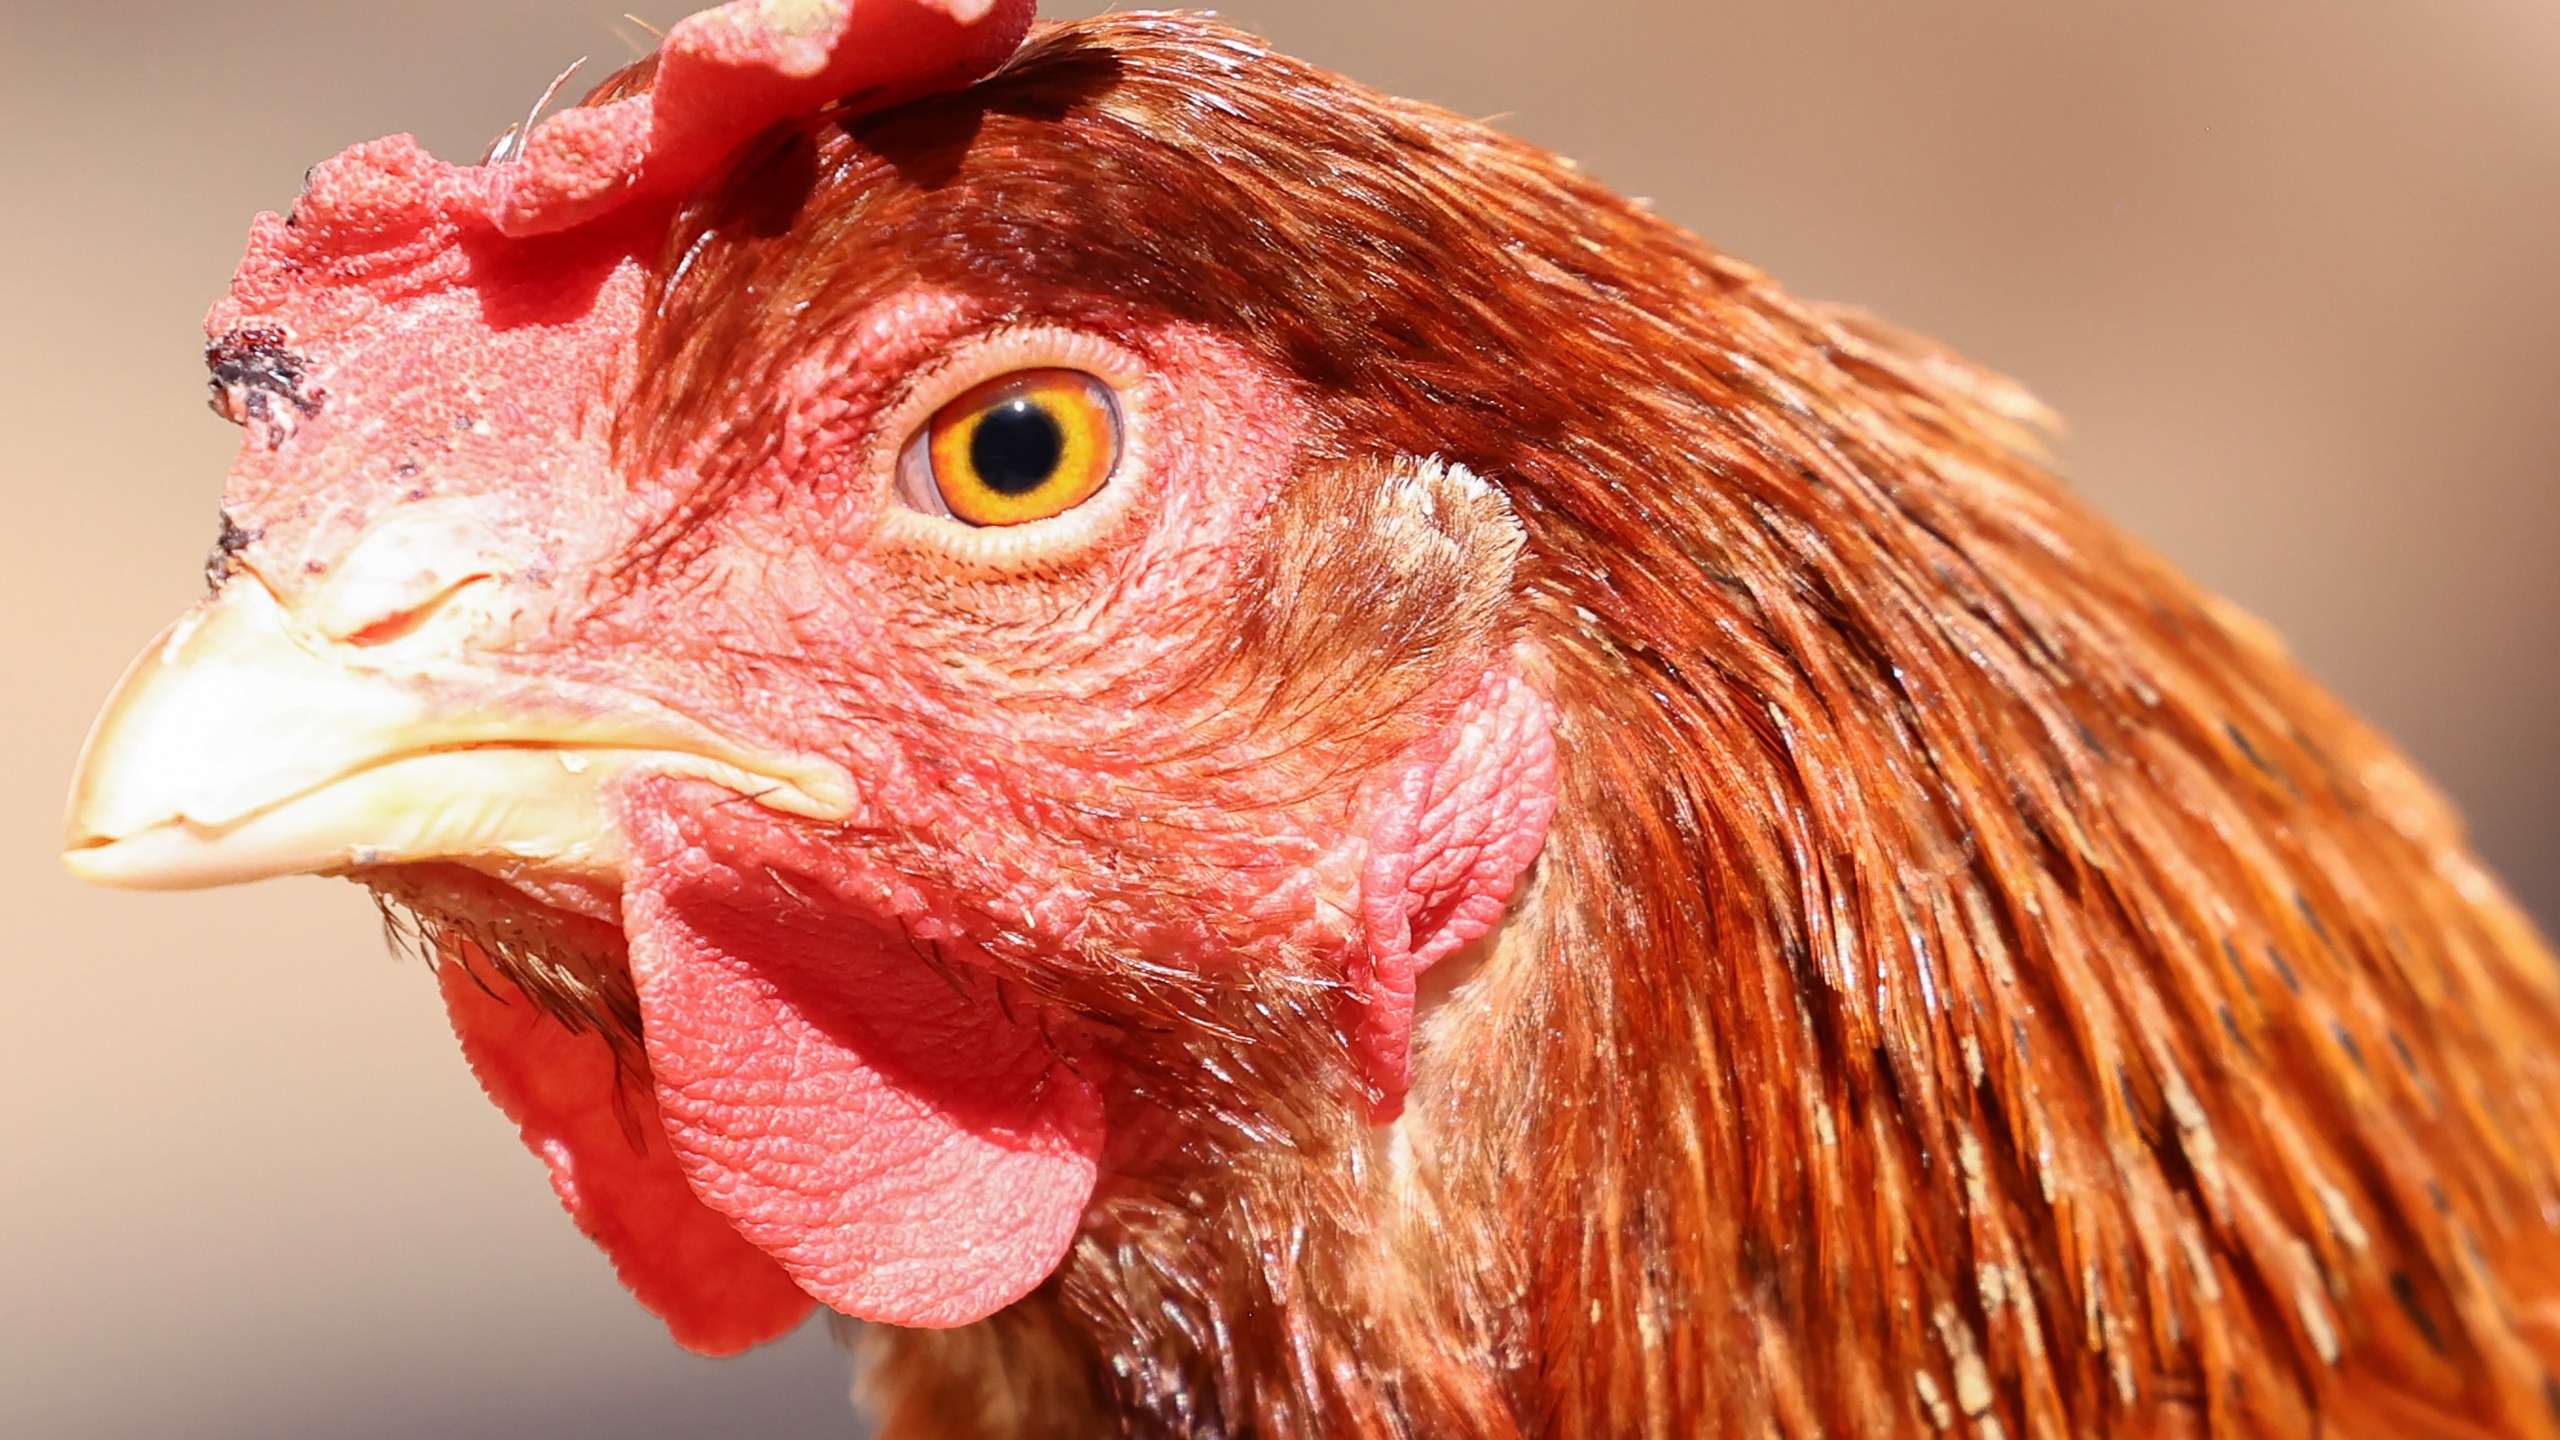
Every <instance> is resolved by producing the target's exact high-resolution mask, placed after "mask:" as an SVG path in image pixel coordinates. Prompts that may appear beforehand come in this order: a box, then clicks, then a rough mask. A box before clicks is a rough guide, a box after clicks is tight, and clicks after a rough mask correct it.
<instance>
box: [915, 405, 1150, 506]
mask: <svg viewBox="0 0 2560 1440" xmlns="http://www.w3.org/2000/svg"><path fill="white" fill-rule="evenodd" d="M1123 448H1124V437H1123V430H1122V421H1121V413H1120V402H1119V398H1118V396H1117V395H1116V394H1115V393H1114V391H1113V388H1112V387H1111V386H1110V385H1109V384H1107V383H1106V382H1104V381H1103V380H1102V379H1101V378H1100V377H1098V376H1095V375H1093V374H1090V373H1088V372H1086V371H1083V370H1076V369H1070V368H1066V367H1062V366H1039V367H1034V368H1028V369H1021V370H1014V371H1009V372H1006V373H1004V374H1000V375H997V376H995V377H993V378H992V379H989V380H986V381H982V382H981V383H979V384H977V385H975V386H972V387H971V388H970V389H968V390H966V391H964V392H962V393H961V394H959V395H958V396H955V397H953V398H952V399H951V400H949V401H947V402H945V403H944V404H943V405H942V406H941V407H940V408H938V409H937V410H935V411H934V413H933V415H932V416H931V418H930V419H928V420H927V421H926V422H925V423H924V424H923V425H920V426H918V427H917V428H916V430H915V433H914V434H913V435H911V436H910V437H909V438H908V440H907V442H906V444H905V445H904V446H903V447H902V448H901V449H900V452H899V455H898V461H897V492H898V496H899V498H900V499H901V500H903V501H905V502H906V504H907V505H908V507H909V508H911V509H914V510H918V511H921V512H923V513H925V514H927V515H936V516H944V517H948V518H950V519H952V520H956V521H958V522H960V523H961V524H964V525H968V526H972V527H977V528H998V527H1008V526H1016V525H1027V524H1032V523H1035V522H1038V521H1042V520H1047V519H1051V518H1053V517H1055V516H1058V515H1062V514H1064V513H1066V512H1067V511H1070V510H1073V509H1075V508H1076V507H1077V506H1079V505H1082V504H1084V503H1085V502H1086V501H1088V500H1090V499H1092V498H1093V497H1094V496H1095V495H1096V494H1097V493H1099V492H1100V491H1101V490H1102V489H1103V488H1104V487H1105V486H1107V485H1108V484H1110V483H1111V481H1112V478H1113V477H1114V475H1115V474H1116V473H1117V472H1118V470H1119V468H1120V464H1121V460H1122V452H1123Z"/></svg>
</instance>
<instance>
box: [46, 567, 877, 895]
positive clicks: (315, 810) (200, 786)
mask: <svg viewBox="0 0 2560 1440" xmlns="http://www.w3.org/2000/svg"><path fill="white" fill-rule="evenodd" d="M402 648H403V647H400V646H382V647H366V646H362V645H357V644H352V643H348V642H346V641H342V640H333V639H330V638H328V637H327V636H326V635H324V634H322V633H320V632H319V631H318V629H317V628H316V627H312V626H306V625H301V624H297V623H296V621H295V618H294V617H293V616H292V615H290V614H289V613H288V612H287V611H286V610H285V608H284V607H283V606H282V605H281V604H279V603H278V601H277V600H276V597H275V595H274V594H273V593H272V592H271V591H269V590H268V589H267V588H266V587H265V586H264V585H262V584H260V583H259V582H258V581H257V580H256V578H255V577H253V576H250V575H246V574H243V575H239V576H235V577H234V578H233V579H232V581H231V582H230V583H228V584H226V585H225V586H224V587H223V589H222V590H221V592H220V593H219V594H217V595H216V596H214V597H213V598H212V599H210V600H208V601H206V602H205V603H204V605H203V606H201V607H200V608H198V609H197V610H196V611H194V612H193V613H191V614H189V615H188V616H187V617H186V618H185V619H183V620H180V621H179V622H178V623H177V624H176V625H173V626H171V627H170V628H169V630H168V631H167V632H166V633H164V634H163V635H162V636H161V637H160V639H159V641H158V642H157V643H155V644H154V645H153V646H152V647H151V648H150V649H149V650H148V651H146V652H144V654H143V655H142V657H141V658H140V659H139V660H136V661H135V662H134V664H133V667H132V668H131V669H130V670H129V671H127V672H126V674H125V677H124V680H123V682H122V683H121V684H120V685H118V686H117V688H116V692H115V694H114V695H113V696H112V697H111V698H110V699H109V700H108V701H107V706H106V709H105V711H104V712H103V713H101V714H100V715H99V717H98V720H97V724H96V725H95V726H94V727H93V728H92V729H91V731H90V734H89V743H88V745H87V747H86V748H85V749H84V750H83V752H82V754H81V757H80V769H79V774H78V776H77V777H76V778H75V779H74V780H73V782H72V790H71V814H70V833H69V836H68V838H67V840H66V842H65V844H66V850H65V853H64V856H63V859H64V862H65V863H66V864H68V865H69V866H70V868H71V870H72V872H73V873H74V874H76V875H79V876H80V877H81V878H83V879H86V880H93V881H96V882H98V883H101V884H106V885H122V886H130V887H134V888H139V889H187V888H193V887H197V886H206V885H227V884H231V883H233V882H235V881H241V880H255V879H259V878H262V877H265V876H270V875H290V874H303V873H309V872H339V871H362V870H365V869H368V868H371V867H374V866H379V865H397V864H409V863H415V862H419V861H427V860H444V861H455V862H459V863H462V864H466V865H471V866H473V867H475V868H481V869H486V870H490V871H492V872H493V873H498V874H501V875H504V874H507V873H509V872H510V871H521V870H522V869H524V868H525V867H527V866H531V867H535V868H538V869H540V870H542V871H544V872H548V873H553V874H563V875H571V876H577V877H582V878H593V879H598V880H610V879H612V878H614V877H616V876H617V875H618V874H619V872H620V870H621V868H622V860H623V854H624V847H623V844H622V840H621V837H620V835H619V833H618V830H617V827H616V826H615V824H614V823H613V821H612V818H611V816H610V814H609V811H608V807H607V804H606V793H607V791H608V789H609V787H610V786H611V785H612V783H613V782H614V781H616V780H618V779H620V778H622V777H625V776H629V775H632V774H634V773H642V772H645V773H648V774H655V775H680V776H690V777H695V778H699V779H703V780H709V781H712V782H715V783H717V784H720V785H722V786H725V787H727V788H729V789H731V790H735V791H737V792H738V793H739V794H741V795H745V796H748V797H750V798H752V799H754V800H756V801H758V802H759V803H761V804H763V805H765V806H768V807H770V808H772V809H775V810H779V811H784V812H787V813H790V814H794V815H802V816H809V817H813V818H819V819H838V818H842V817H843V816H844V815H845V814H847V813H849V811H850V810H851V808H852V802H853V792H852V787H851V785H850V783H849V781H848V780H847V778H846V776H845V775H844V774H843V772H842V771H841V770H839V769H837V768H836V767H835V766H833V765H831V764H828V763H826V762H824V761H821V760H815V759H812V758H809V757H801V756H776V755H769V754H758V753H754V752H751V751H749V750H747V749H745V748H743V747H741V746H739V745H737V744H735V743H733V742H731V741H729V740H728V739H726V738H725V737H723V736H721V735H719V734H717V733H715V732H714V731H712V730H711V729H710V728H709V727H707V726H705V725H703V724H701V723H700V722H698V721H695V720H692V719H690V718H689V717H686V716H684V715H681V714H678V713H676V712H675V711H673V710H670V709H668V708H666V707H664V706H661V705H657V704H654V703H652V702H648V701H644V700H641V699H639V698H637V697H633V696H629V695H624V694H620V693H613V692H599V691H596V690H593V689H578V688H562V687H544V686H540V685H538V684H535V683H531V682H527V681H524V680H521V679H517V678H515V677H510V676H504V675H499V674H496V673H493V672H490V671H488V670H486V669H483V668H480V667H477V666H472V665H468V664H465V663H462V662H457V661H455V660H453V659H452V658H450V656H447V655H441V654H428V655H418V654H414V653H412V654H410V655H409V656H408V657H406V658H405V659H402V660H398V661H394V660H393V659H392V658H391V655H392V653H393V652H396V651H398V650H400V649H402Z"/></svg>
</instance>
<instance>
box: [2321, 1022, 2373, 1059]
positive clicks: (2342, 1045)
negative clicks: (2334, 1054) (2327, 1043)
mask: <svg viewBox="0 0 2560 1440" xmlns="http://www.w3.org/2000/svg"><path fill="white" fill-rule="evenodd" d="M2329 1033H2330V1034H2331V1035H2334V1036H2336V1037H2337V1039H2338V1048H2339V1049H2341V1050H2344V1051H2346V1052H2347V1058H2348V1059H2350V1060H2353V1061H2354V1062H2356V1068H2357V1069H2359V1070H2362V1069H2364V1068H2365V1063H2364V1047H2363V1046H2361V1045H2358V1044H2357V1043H2356V1037H2354V1036H2353V1035H2350V1034H2348V1033H2347V1022H2345V1021H2344V1020H2332V1021H2330V1022H2329Z"/></svg>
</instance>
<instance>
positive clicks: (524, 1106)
mask: <svg viewBox="0 0 2560 1440" xmlns="http://www.w3.org/2000/svg"><path fill="white" fill-rule="evenodd" d="M438 982H439V984H440V985H441V986H442V988H443V990H444V1003H445V1010H446V1013H447V1014H448V1015H450V1016H451V1017H452V1020H453V1033H454V1034H455V1036H456V1037H457V1038H459V1039H460V1040H461V1041H462V1053H463V1055H464V1056H465V1057H466V1058H467V1059H468V1060H469V1061H470V1062H471V1071H472V1073H473V1074H474V1075H477V1076H478V1077H479V1079H480V1084H481V1087H482V1088H483V1089H485V1090H487V1091H488V1092H489V1098H490V1099H492V1100H495V1101H496V1102H497V1103H498V1108H499V1109H501V1110H504V1111H505V1112H506V1114H507V1118H508V1119H511V1120H513V1121H515V1122H516V1125H517V1127H518V1128H519V1129H520V1130H521V1131H522V1133H523V1135H524V1142H525V1144H526V1145H527V1146H529V1147H531V1148H532V1150H533V1152H534V1153H535V1154H536V1155H539V1156H541V1157H542V1160H543V1163H544V1164H546V1165H548V1166H549V1167H550V1168H551V1188H552V1189H553V1190H554V1191H555V1192H557V1193H558V1195H559V1196H560V1203H561V1204H562V1205H563V1206H565V1207H567V1209H568V1211H569V1216H570V1218H571V1219H572V1220H574V1221H576V1222H577V1226H578V1229H579V1230H580V1231H581V1232H583V1233H584V1234H585V1235H586V1236H587V1238H588V1239H590V1240H593V1241H594V1242H596V1244H597V1245H598V1246H599V1247H601V1248H602V1249H603V1250H604V1252H605V1254H606V1255H608V1256H610V1257H611V1258H612V1260H613V1268H614V1271H615V1273H616V1274H618V1275H620V1276H621V1277H622V1283H623V1284H624V1285H626V1286H628V1287H630V1290H631V1293H632V1294H633V1295H634V1296H636V1297H637V1298H638V1299H639V1301H640V1303H641V1304H643V1305H645V1306H647V1307H648V1308H649V1309H650V1310H652V1311H654V1312H656V1313H657V1314H658V1315H659V1316H660V1317H661V1318H663V1319H664V1320H665V1321H666V1322H667V1330H668V1332H669V1333H670V1334H672V1335H673V1336H674V1337H675V1340H676V1343H677V1344H679V1345H682V1346H684V1347H685V1348H686V1349H688V1350H696V1351H700V1352H701V1353H703V1354H705V1355H730V1354H735V1353H737V1352H738V1351H740V1350H744V1349H746V1348H748V1347H749V1346H751V1345H760V1344H763V1343H764V1342H765V1341H767V1340H772V1339H775V1338H777V1337H778V1336H781V1335H783V1334H784V1333H786V1332H788V1331H789V1330H790V1329H791V1328H792V1327H793V1326H795V1325H797V1324H799V1323H800V1321H801V1319H802V1317H804V1316H806V1315H807V1314H808V1313H809V1310H810V1308H811V1302H810V1299H809V1297H808V1296H807V1295H806V1294H803V1293H802V1292H801V1290H800V1288H799V1287H798V1286H796V1285H794V1284H793V1283H792V1282H791V1277H790V1276H788V1275H786V1274H784V1273H783V1271H782V1268H781V1267H780V1266H778V1265H776V1264H774V1263H773V1261H772V1260H771V1259H770V1258H768V1257H767V1256H766V1255H765V1254H764V1253H763V1252H762V1251H760V1250H758V1249H756V1248H755V1247H754V1246H753V1245H750V1244H748V1243H747V1242H746V1241H745V1240H744V1239H742V1238H741V1237H740V1236H739V1234H738V1232H737V1230H736V1229H734V1228H733V1227H731V1225H730V1224H729V1222H728V1221H727V1220H726V1219H723V1218H722V1217H721V1216H720V1215H719V1214H717V1213H715V1212H714V1211H712V1210H711V1209H709V1208H708V1207H706V1206H705V1205H703V1203H702V1202H701V1201H700V1200H698V1199H696V1198H694V1193H693V1188H692V1186H690V1185H688V1184H687V1183H686V1182H685V1177H684V1171H683V1170H682V1169H680V1168H679V1167H678V1166H677V1164H676V1159H675V1155H674V1153H673V1152H672V1151H671V1150H670V1149H669V1148H668V1145H667V1138H666V1135H665V1133H664V1132H663V1131H662V1130H661V1129H660V1127H659V1123H658V1105H657V1100H656V1098H655V1097H653V1096H652V1095H651V1094H650V1093H649V1089H648V1087H647V1086H646V1085H645V1084H642V1083H639V1082H637V1081H627V1080H626V1077H624V1076H623V1075H622V1074H620V1073H618V1072H617V1070H616V1069H615V1066H614V1061H613V1052H612V1051H611V1050H610V1049H609V1048H608V1047H607V1046H606V1045H605V1042H604V1040H603V1039H602V1038H601V1037H599V1036H596V1035H593V1034H579V1033H577V1032H574V1031H572V1030H570V1029H569V1028H567V1027H566V1026H564V1025H562V1024H561V1023H560V1022H558V1021H556V1020H554V1019H552V1018H551V1017H549V1016H548V1015H545V1014H543V1013H542V1011H541V1010H540V1009H538V1008H536V1007H535V1006H534V1004H533V1002H532V1001H530V1000H528V999H526V998H525V997H524V996H523V995H522V994H521V993H519V992H518V991H517V989H516V987H515V986H514V984H513V983H511V982H510V981H508V980H506V979H505V978H504V977H502V976H499V975H498V974H496V973H495V972H493V971H492V970H491V969H490V968H489V965H488V962H487V961H486V960H485V959H484V958H482V956H481V955H480V954H479V952H478V951H476V950H473V949H471V948H469V947H465V948H464V949H463V951H462V953H461V954H460V955H458V956H455V957H454V958H453V959H451V960H450V961H449V962H448V963H446V964H445V965H444V966H443V968H442V969H441V971H440V972H439V974H438Z"/></svg>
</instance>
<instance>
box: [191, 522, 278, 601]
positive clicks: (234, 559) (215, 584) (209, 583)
mask: <svg viewBox="0 0 2560 1440" xmlns="http://www.w3.org/2000/svg"><path fill="white" fill-rule="evenodd" d="M265 533H266V530H265V528H264V527H260V528H258V529H255V530H243V529H241V528H240V522H238V521H236V520H234V519H232V518H231V512H230V511H228V510H225V511H223V512H222V530H221V533H219V534H217V535H215V536H214V537H213V549H212V551H211V552H209V553H208V554H206V556H205V557H204V587H205V588H206V589H207V590H219V589H221V588H222V582H223V581H225V580H227V579H229V578H231V572H232V571H233V570H235V569H238V568H239V556H240V552H241V551H243V550H246V549H248V548H249V547H250V546H252V545H254V544H256V543H257V542H258V537H259V536H261V535H263V534H265Z"/></svg>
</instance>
